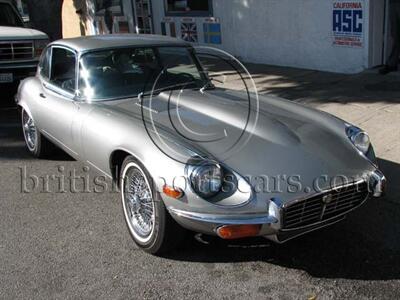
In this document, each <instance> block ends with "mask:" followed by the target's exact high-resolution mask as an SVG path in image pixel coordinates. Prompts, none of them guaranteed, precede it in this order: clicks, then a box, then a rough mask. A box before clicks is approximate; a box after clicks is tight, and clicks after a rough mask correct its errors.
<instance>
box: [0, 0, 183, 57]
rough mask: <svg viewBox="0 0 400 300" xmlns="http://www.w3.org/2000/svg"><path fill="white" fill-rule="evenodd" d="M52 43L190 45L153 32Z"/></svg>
mask: <svg viewBox="0 0 400 300" xmlns="http://www.w3.org/2000/svg"><path fill="white" fill-rule="evenodd" d="M0 1H1V0H0ZM51 45H60V46H65V47H68V48H72V49H74V50H76V51H78V52H86V51H91V50H98V49H109V48H121V47H129V46H139V47H140V46H190V44H189V43H187V42H185V41H182V40H179V39H176V38H172V37H167V36H163V35H152V34H106V35H92V36H85V37H77V38H69V39H63V40H58V41H55V42H53V43H51Z"/></svg>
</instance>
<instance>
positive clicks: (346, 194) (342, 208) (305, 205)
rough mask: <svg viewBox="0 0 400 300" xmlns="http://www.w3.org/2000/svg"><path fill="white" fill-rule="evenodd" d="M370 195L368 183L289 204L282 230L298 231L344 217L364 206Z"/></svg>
mask: <svg viewBox="0 0 400 300" xmlns="http://www.w3.org/2000/svg"><path fill="white" fill-rule="evenodd" d="M368 193H369V192H368V185H367V183H366V182H362V183H358V184H353V185H348V186H345V187H340V188H336V189H333V190H332V191H329V192H325V193H322V194H319V195H317V196H314V197H311V198H308V199H305V200H302V201H299V202H295V203H293V204H289V205H288V206H287V207H284V208H283V211H282V218H283V226H282V229H296V228H299V227H303V226H308V225H312V224H315V223H319V222H322V221H325V220H329V219H331V218H334V217H336V216H339V215H342V214H344V213H346V212H348V211H350V210H352V209H353V208H355V207H357V206H359V205H360V204H362V203H363V202H364V200H365V199H366V198H367V196H368Z"/></svg>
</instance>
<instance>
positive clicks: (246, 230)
mask: <svg viewBox="0 0 400 300" xmlns="http://www.w3.org/2000/svg"><path fill="white" fill-rule="evenodd" d="M260 230H261V224H256V225H225V226H221V227H219V228H218V229H217V234H218V236H219V237H221V238H223V239H226V240H232V239H240V238H244V237H250V236H256V235H258V234H259V233H260Z"/></svg>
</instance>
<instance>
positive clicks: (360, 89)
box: [200, 55, 400, 103]
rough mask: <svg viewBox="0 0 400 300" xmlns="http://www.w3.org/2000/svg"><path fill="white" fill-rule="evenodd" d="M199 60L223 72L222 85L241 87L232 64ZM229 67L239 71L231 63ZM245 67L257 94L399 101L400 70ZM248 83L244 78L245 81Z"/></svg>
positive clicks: (320, 100) (320, 99)
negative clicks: (349, 71)
mask: <svg viewBox="0 0 400 300" xmlns="http://www.w3.org/2000/svg"><path fill="white" fill-rule="evenodd" d="M200 59H201V62H202V64H203V65H204V66H205V68H206V70H207V71H209V72H210V74H211V75H212V74H213V73H219V74H221V73H223V74H225V75H227V78H228V79H227V81H226V83H225V84H224V86H227V87H229V88H234V89H237V88H240V89H244V85H243V82H242V81H241V80H240V78H239V76H238V74H235V72H236V71H235V70H234V68H233V67H232V65H230V64H228V63H226V62H223V61H222V60H221V59H219V60H217V59H215V58H210V57H209V56H207V55H200ZM233 66H234V67H236V68H238V69H239V70H242V69H241V68H240V67H238V65H237V64H235V63H234V64H233ZM245 66H246V68H247V69H248V71H249V73H250V74H251V76H252V78H253V80H254V82H255V84H256V86H257V90H258V93H259V94H268V95H273V96H277V97H282V98H285V99H288V100H299V99H305V98H306V99H311V100H312V102H315V103H328V102H338V103H348V102H362V103H375V102H387V103H400V85H399V83H400V72H395V73H391V74H389V75H386V76H382V75H380V74H378V72H377V71H376V70H367V71H364V72H362V73H359V74H339V73H330V72H322V71H314V70H306V69H297V68H289V67H278V66H270V65H262V64H251V63H245ZM229 75H230V76H229ZM242 75H244V73H242ZM245 77H246V76H245ZM249 83H250V82H249V81H248V80H247V84H249ZM217 85H218V84H217Z"/></svg>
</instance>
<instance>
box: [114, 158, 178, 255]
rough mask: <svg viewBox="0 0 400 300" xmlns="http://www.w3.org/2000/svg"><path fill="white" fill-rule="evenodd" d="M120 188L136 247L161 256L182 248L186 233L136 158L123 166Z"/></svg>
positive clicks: (128, 224) (126, 219)
mask: <svg viewBox="0 0 400 300" xmlns="http://www.w3.org/2000/svg"><path fill="white" fill-rule="evenodd" d="M120 187H121V200H122V207H123V212H124V217H125V222H126V225H127V226H128V229H129V232H130V234H131V236H132V238H133V240H134V241H135V243H136V244H137V245H138V246H139V247H140V248H141V249H143V250H144V251H146V252H148V253H151V254H157V255H158V254H162V253H165V252H168V251H170V250H172V249H174V248H175V247H176V246H178V244H179V243H180V242H181V241H182V239H183V238H184V235H185V230H184V229H183V228H182V227H180V226H179V225H178V224H177V223H176V222H175V221H174V220H173V219H172V217H171V216H170V215H169V213H168V212H167V209H166V208H165V205H164V203H163V201H162V199H161V197H160V195H159V193H158V192H157V190H156V188H155V185H154V182H153V179H152V178H151V176H150V174H149V173H148V172H147V170H146V169H145V168H144V167H143V166H142V165H141V164H140V163H138V162H137V161H136V160H135V159H134V158H133V157H132V156H128V157H127V158H126V159H125V160H124V162H123V164H122V168H121V173H120Z"/></svg>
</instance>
